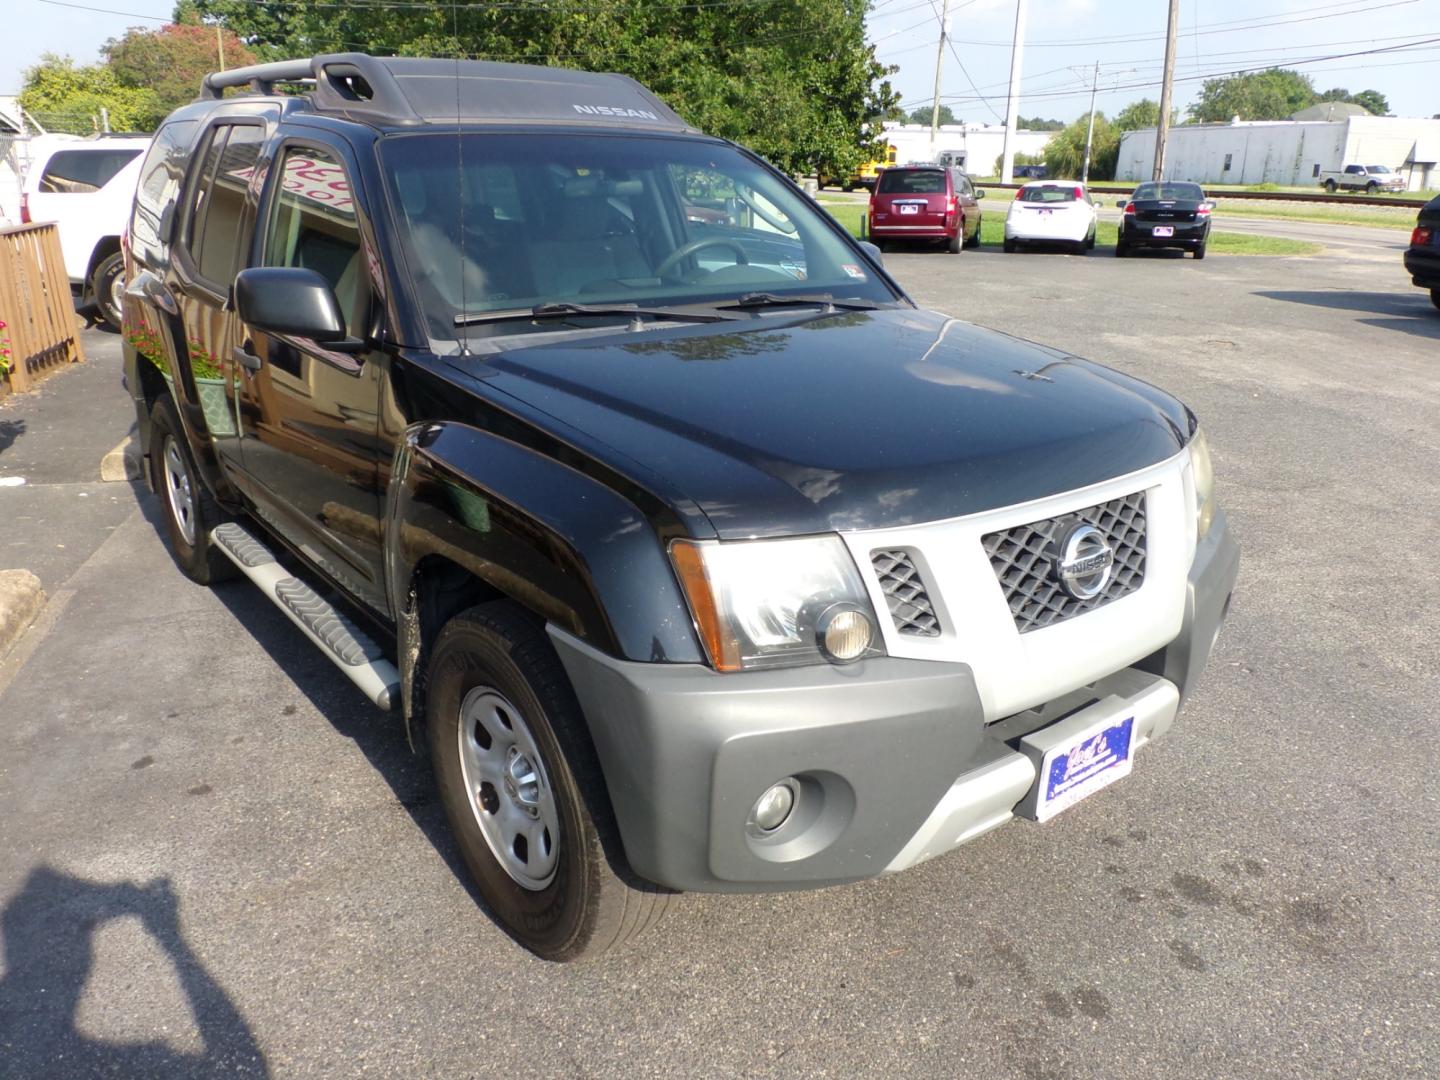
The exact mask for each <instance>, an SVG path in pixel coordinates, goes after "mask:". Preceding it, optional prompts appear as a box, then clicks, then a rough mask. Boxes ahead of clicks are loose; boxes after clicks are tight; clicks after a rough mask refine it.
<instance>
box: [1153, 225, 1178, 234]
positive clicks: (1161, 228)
mask: <svg viewBox="0 0 1440 1080" xmlns="http://www.w3.org/2000/svg"><path fill="white" fill-rule="evenodd" d="M1155 235H1156V236H1174V235H1175V226H1174V225H1156V226H1155Z"/></svg>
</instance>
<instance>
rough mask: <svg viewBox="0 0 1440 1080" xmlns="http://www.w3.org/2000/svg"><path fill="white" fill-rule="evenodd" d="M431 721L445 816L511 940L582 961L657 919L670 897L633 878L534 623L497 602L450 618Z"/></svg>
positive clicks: (575, 712)
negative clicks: (581, 958)
mask: <svg viewBox="0 0 1440 1080" xmlns="http://www.w3.org/2000/svg"><path fill="white" fill-rule="evenodd" d="M426 720H427V723H428V731H429V742H430V748H431V753H432V756H433V759H434V766H435V780H436V784H437V786H438V788H439V791H440V797H441V801H442V802H443V803H444V806H445V813H446V816H447V817H448V818H449V819H450V826H451V828H452V829H453V830H454V832H455V838H456V840H457V842H458V844H459V847H460V853H461V855H462V856H463V858H464V860H465V864H466V866H467V867H468V868H469V870H470V875H471V877H472V878H473V879H474V881H475V885H476V887H477V888H478V889H479V891H480V895H481V897H482V898H483V899H484V901H485V904H486V906H487V907H488V908H489V909H490V913H491V914H492V915H493V916H494V918H495V920H496V921H497V922H498V923H499V924H500V927H501V928H502V929H503V930H504V931H505V932H506V933H508V934H509V935H510V936H511V937H513V938H514V939H515V940H516V941H517V942H519V943H520V944H521V945H523V946H524V947H525V948H527V949H529V950H530V951H531V952H533V953H535V954H537V955H538V956H541V957H544V958H545V959H547V960H576V959H579V958H580V957H582V956H595V955H599V954H600V953H603V952H605V951H607V950H609V949H611V948H612V947H614V946H617V945H620V944H621V943H623V942H625V941H628V940H629V939H631V938H633V937H635V936H636V935H637V934H639V933H641V932H642V931H644V930H646V929H648V928H649V927H650V926H652V925H654V923H655V922H656V921H658V919H659V918H660V916H661V915H662V914H663V913H664V910H665V907H666V904H667V901H668V894H667V893H666V892H665V891H664V890H662V889H659V888H657V887H656V886H654V885H649V884H646V883H642V882H639V881H638V880H635V879H633V876H632V875H631V874H630V871H629V868H628V866H627V865H626V864H625V861H624V856H623V854H621V849H620V840H619V836H618V830H617V829H616V827H615V824H614V820H613V814H612V812H611V809H610V804H609V799H608V796H607V794H606V791H605V782H604V777H603V776H602V775H601V772H600V766H599V762H598V761H597V759H596V757H595V751H594V748H593V747H592V746H591V744H590V740H589V734H588V731H587V729H586V727H585V720H584V717H583V716H582V715H581V713H580V706H579V704H578V702H576V700H575V695H574V692H573V691H572V690H571V688H570V683H569V680H568V679H567V678H566V676H565V671H564V669H563V668H562V667H561V666H560V661H559V659H558V657H556V655H555V650H554V648H553V647H552V646H551V644H550V642H549V639H547V638H546V637H545V633H544V631H543V630H542V629H541V628H540V627H539V626H538V625H537V624H536V623H535V622H534V621H533V620H532V619H531V618H530V617H529V616H528V615H526V614H525V613H524V612H522V611H520V610H519V609H517V608H514V607H512V606H511V605H509V604H508V603H500V604H489V605H483V606H481V607H475V608H471V609H470V610H468V611H465V612H462V613H461V614H460V615H457V616H455V618H453V619H451V620H450V622H448V623H446V625H445V628H444V629H443V630H441V632H440V636H439V638H438V639H437V640H436V643H435V649H434V652H433V654H432V656H431V660H430V666H429V674H428V691H427V693H426Z"/></svg>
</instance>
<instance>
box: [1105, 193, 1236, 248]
mask: <svg viewBox="0 0 1440 1080" xmlns="http://www.w3.org/2000/svg"><path fill="white" fill-rule="evenodd" d="M1115 205H1116V206H1118V207H1120V208H1121V210H1122V211H1123V213H1122V215H1121V217H1120V232H1119V234H1118V235H1117V237H1116V240H1115V255H1116V257H1118V258H1124V257H1125V256H1126V255H1129V254H1130V253H1131V252H1132V251H1135V250H1137V249H1141V248H1180V249H1181V250H1182V251H1188V252H1190V254H1192V255H1194V256H1195V258H1197V259H1203V258H1204V257H1205V244H1206V242H1207V241H1208V240H1209V239H1210V211H1212V210H1213V209H1214V208H1215V204H1214V203H1213V202H1211V201H1210V200H1209V199H1207V198H1206V197H1205V192H1204V190H1203V189H1202V188H1201V187H1200V185H1199V184H1191V183H1187V182H1184V181H1178V180H1155V181H1151V182H1149V183H1144V184H1141V185H1140V186H1139V187H1137V188H1136V189H1135V191H1134V193H1133V194H1132V195H1131V196H1130V197H1129V198H1128V199H1121V200H1120V201H1119V202H1117V203H1116V204H1115Z"/></svg>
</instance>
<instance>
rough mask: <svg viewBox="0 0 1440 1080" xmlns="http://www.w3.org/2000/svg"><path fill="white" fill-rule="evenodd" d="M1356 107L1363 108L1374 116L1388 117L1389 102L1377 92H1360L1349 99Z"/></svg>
mask: <svg viewBox="0 0 1440 1080" xmlns="http://www.w3.org/2000/svg"><path fill="white" fill-rule="evenodd" d="M1350 100H1351V101H1352V102H1354V103H1355V104H1356V105H1361V106H1364V107H1365V108H1367V109H1369V110H1370V111H1371V112H1372V113H1374V114H1375V115H1376V116H1389V115H1390V102H1389V101H1387V100H1386V99H1385V95H1384V94H1382V93H1380V91H1379V90H1361V91H1360V92H1359V93H1358V94H1355V95H1354V96H1353V97H1351V98H1350Z"/></svg>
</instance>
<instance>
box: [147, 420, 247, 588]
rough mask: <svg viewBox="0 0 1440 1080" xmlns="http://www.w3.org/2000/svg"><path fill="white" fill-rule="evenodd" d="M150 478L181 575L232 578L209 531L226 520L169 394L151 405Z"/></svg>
mask: <svg viewBox="0 0 1440 1080" xmlns="http://www.w3.org/2000/svg"><path fill="white" fill-rule="evenodd" d="M150 479H151V483H152V484H153V485H154V488H155V493H156V494H157V495H159V496H160V504H161V514H162V515H163V517H164V518H165V531H166V533H167V535H168V536H169V537H170V552H171V554H172V555H174V557H175V563H176V565H177V566H179V567H180V569H181V570H182V571H184V573H185V576H186V577H188V578H189V579H190V580H191V581H194V582H198V583H199V584H201V585H213V584H215V583H216V582H219V581H227V580H229V579H230V578H233V577H235V576H236V575H237V574H238V573H239V570H238V569H236V567H235V564H234V563H232V562H231V561H230V560H229V559H228V558H226V557H225V556H224V555H223V554H221V552H220V551H218V550H217V549H216V548H215V546H214V545H213V544H212V543H211V542H210V530H211V529H213V528H215V526H216V525H219V524H221V523H222V522H223V521H224V520H225V515H224V512H223V511H222V510H221V509H220V507H219V505H218V504H217V503H216V502H215V497H214V496H213V495H211V494H210V492H209V490H208V489H207V488H206V487H205V483H204V481H202V480H201V479H200V472H199V470H198V469H197V468H196V467H195V458H194V456H193V455H192V454H191V453H190V444H189V442H188V441H187V440H186V438H185V429H184V428H183V427H181V426H180V416H179V414H178V413H176V411H175V403H174V402H173V401H172V400H171V399H170V398H168V397H162V398H161V399H160V400H159V401H157V402H156V403H155V407H154V408H153V409H151V410H150Z"/></svg>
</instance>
